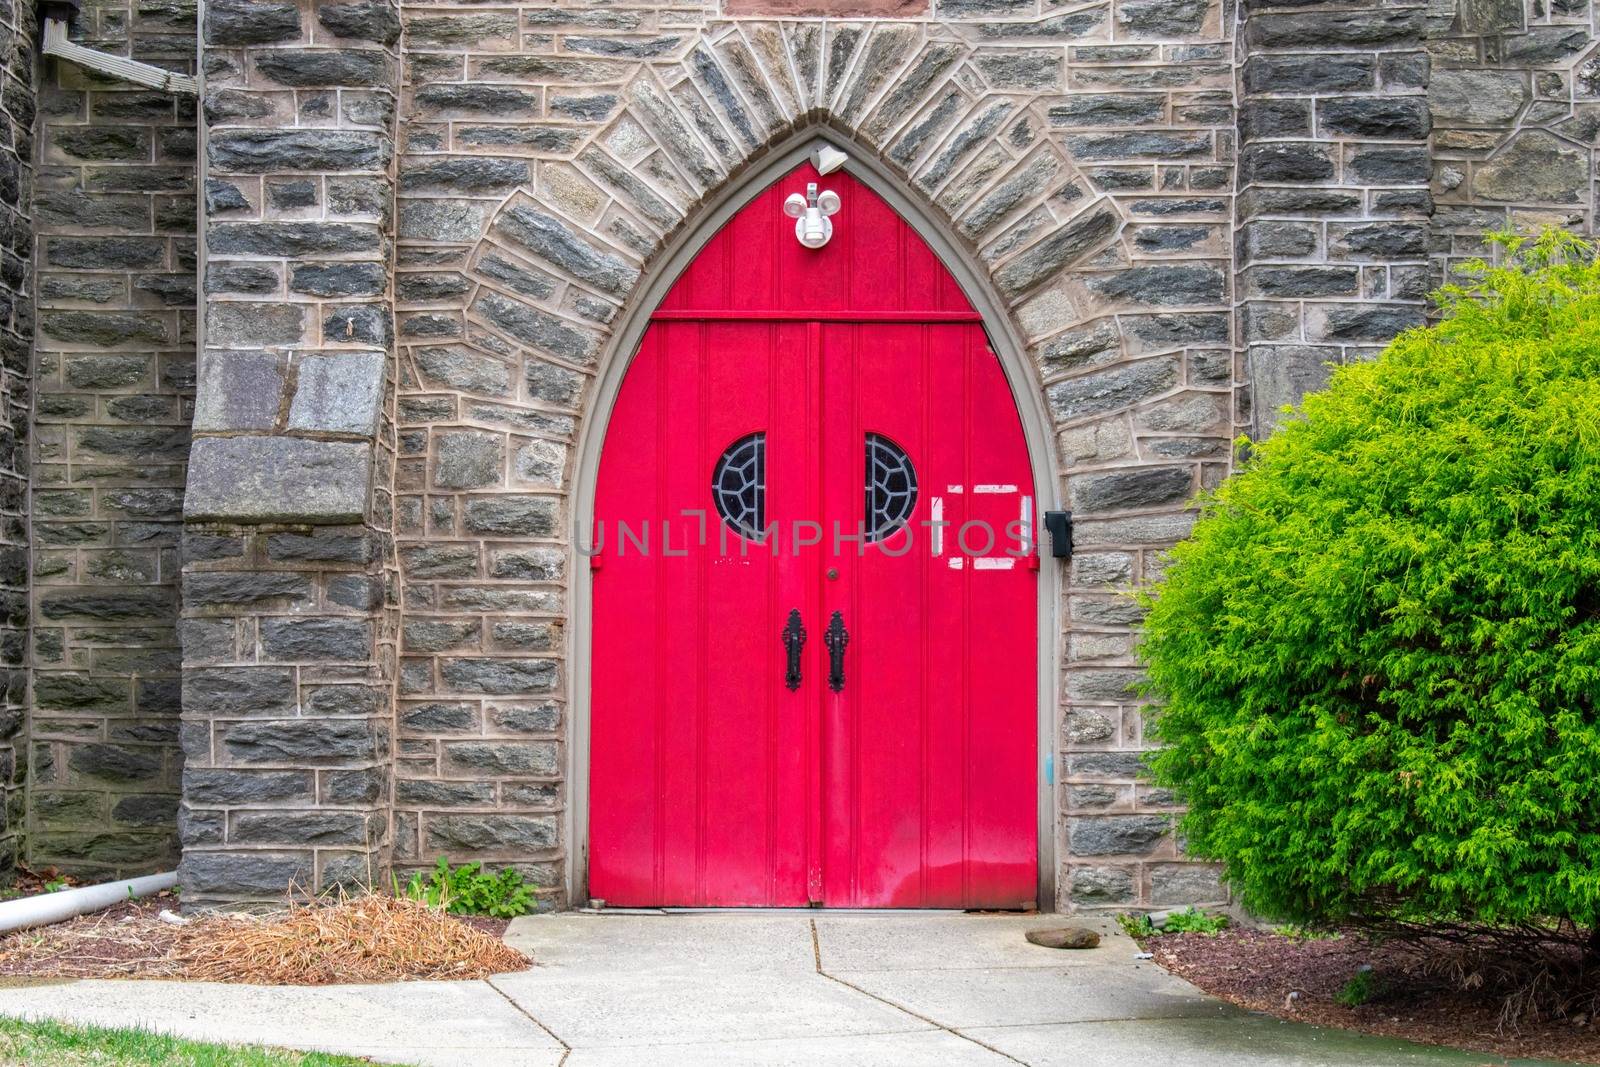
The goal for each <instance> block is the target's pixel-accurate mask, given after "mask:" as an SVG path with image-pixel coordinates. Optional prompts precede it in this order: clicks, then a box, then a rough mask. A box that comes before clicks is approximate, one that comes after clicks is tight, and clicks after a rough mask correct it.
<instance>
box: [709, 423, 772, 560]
mask: <svg viewBox="0 0 1600 1067" xmlns="http://www.w3.org/2000/svg"><path fill="white" fill-rule="evenodd" d="M711 498H712V500H713V501H715V503H716V506H717V514H718V515H721V516H722V521H723V522H725V523H727V524H728V526H729V528H731V529H732V530H733V532H734V533H736V534H738V535H739V536H740V537H743V538H746V539H748V540H751V541H759V540H761V531H762V528H763V527H764V526H765V525H766V515H767V435H766V434H764V433H753V434H747V435H746V436H744V437H741V438H739V439H738V440H737V441H735V442H734V443H733V444H731V445H729V446H728V448H727V451H725V452H723V453H722V457H721V458H720V459H718V460H717V467H716V470H715V471H713V472H712V474H711Z"/></svg>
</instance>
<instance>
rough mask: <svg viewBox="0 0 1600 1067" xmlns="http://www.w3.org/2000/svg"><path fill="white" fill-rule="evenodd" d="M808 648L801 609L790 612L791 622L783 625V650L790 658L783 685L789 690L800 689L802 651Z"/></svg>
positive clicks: (784, 673)
mask: <svg viewBox="0 0 1600 1067" xmlns="http://www.w3.org/2000/svg"><path fill="white" fill-rule="evenodd" d="M805 647H806V628H805V625H804V624H802V623H801V621H800V609H799V608H794V609H792V610H791V611H790V612H789V621H788V622H786V623H784V624H783V650H784V652H785V653H787V656H788V666H787V667H785V669H784V672H783V684H784V685H786V686H788V687H789V689H790V690H791V691H792V690H795V689H799V688H800V650H801V649H802V648H805Z"/></svg>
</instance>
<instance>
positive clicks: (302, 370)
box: [289, 352, 388, 437]
mask: <svg viewBox="0 0 1600 1067" xmlns="http://www.w3.org/2000/svg"><path fill="white" fill-rule="evenodd" d="M387 362H388V357H387V356H386V355H385V354H384V353H382V352H341V353H338V354H325V355H306V356H301V357H299V358H298V359H297V360H296V361H295V391H294V399H293V400H292V401H291V402H290V404H289V429H291V430H306V431H311V432H316V433H345V434H360V435H362V436H364V437H370V436H372V435H373V434H375V433H376V432H377V430H378V416H379V414H380V412H381V409H382V405H383V395H384V384H385V366H386V364H387Z"/></svg>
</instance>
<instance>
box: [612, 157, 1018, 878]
mask: <svg viewBox="0 0 1600 1067" xmlns="http://www.w3.org/2000/svg"><path fill="white" fill-rule="evenodd" d="M810 181H814V182H818V183H819V184H821V185H823V186H824V187H825V188H831V189H833V190H834V191H836V192H838V193H839V194H840V196H841V200H842V205H843V206H842V208H841V210H840V211H839V213H838V214H837V215H835V216H834V217H833V221H834V224H835V234H834V237H833V240H832V241H831V242H830V243H829V244H828V245H827V246H826V247H824V248H822V249H819V250H809V249H805V248H803V247H801V246H800V244H799V243H798V242H797V241H796V239H795V236H794V223H793V221H792V220H790V219H789V218H787V217H785V216H784V214H783V212H782V200H783V198H784V197H785V196H787V195H788V194H789V193H791V192H795V191H803V190H804V188H805V185H806V183H807V182H810ZM1032 509H1033V485H1032V480H1031V476H1030V473H1029V463H1028V456H1027V451H1026V447H1025V444H1024V440H1023V435H1022V430H1021V425H1020V422H1019V419H1018V416H1017V411H1016V406H1015V402H1014V400H1013V399H1012V396H1011V392H1010V389H1009V387H1008V385H1007V382H1006V380H1005V376H1004V373H1003V371H1002V369H1001V367H1000V365H999V362H998V360H997V359H996V357H995V355H994V354H993V352H992V351H991V350H990V347H989V345H988V343H987V340H986V337H985V334H984V331H983V327H982V325H981V323H980V322H979V321H978V317H977V315H976V314H975V313H974V312H973V311H972V308H971V307H970V305H969V304H968V302H967V301H966V299H965V297H963V296H962V294H961V292H960V289H959V287H957V286H956V284H955V283H954V281H953V279H951V278H950V276H949V275H948V273H947V272H946V271H945V269H944V268H943V267H942V265H940V264H939V262H938V260H937V258H936V257H935V256H934V255H933V253H932V252H931V251H930V250H929V249H928V248H927V247H926V246H925V245H924V244H923V243H922V241H921V240H920V238H918V237H917V236H916V234H915V232H914V231H912V230H911V228H910V227H909V226H908V225H906V224H905V223H904V222H903V221H902V220H901V219H900V218H899V217H898V216H897V215H895V213H894V212H893V211H892V210H891V209H890V208H889V207H888V205H887V204H885V203H884V202H883V201H882V200H881V199H880V198H879V197H877V196H876V194H874V193H872V192H871V191H870V190H869V189H868V188H867V187H866V186H864V185H861V184H860V183H858V182H855V181H853V180H852V179H850V178H849V177H848V176H846V175H844V174H835V175H831V176H829V177H827V178H819V177H818V176H817V175H816V174H815V172H814V171H811V170H810V168H809V167H806V168H802V170H800V171H799V172H797V173H795V174H793V175H790V176H789V177H788V178H785V179H784V180H782V181H780V182H778V183H777V184H776V185H774V186H773V187H772V188H771V189H769V190H768V191H767V192H766V193H764V194H762V195H761V196H758V197H757V198H756V199H755V200H754V201H753V202H752V203H751V204H750V205H748V206H747V207H746V208H744V209H743V210H742V211H741V212H740V213H739V214H738V215H736V216H735V217H734V219H733V220H731V221H730V222H729V224H728V225H727V226H726V227H724V228H723V230H722V231H721V232H719V234H718V235H717V236H716V237H715V238H713V240H712V241H711V242H710V243H709V244H708V246H707V247H706V248H705V250H704V251H702V253H701V254H700V255H699V256H698V257H697V258H696V260H695V262H694V264H693V265H692V266H691V267H690V268H689V269H688V270H687V271H686V272H685V274H684V275H683V276H682V277H681V278H680V279H679V281H678V282H677V284H676V285H675V287H674V289H673V291H672V293H671V294H670V295H669V297H668V298H667V300H666V301H664V302H663V305H662V307H661V309H660V310H659V311H658V312H657V314H656V316H655V319H654V320H653V322H652V324H651V326H650V327H649V329H648V331H647V333H646V335H645V337H644V340H643V343H642V345H641V347H640V350H639V352H638V354H637V356H636V357H635V359H634V361H633V363H632V365H631V366H630V368H629V370H628V373H627V376H626V378H625V380H624V382H623V385H622V388H621V390H620V392H619V395H618V398H617V402H616V407H615V409H614V411H613V413H612V416H611V422H610V426H609V429H608V431H607V438H606V443H605V447H604V451H603V454H602V458H601V464H600V471H599V481H598V485H597V490H596V502H595V515H594V524H595V525H594V528H593V530H592V532H590V533H586V538H587V539H588V540H589V542H590V544H591V545H594V546H597V548H598V551H597V552H596V554H595V555H594V557H593V559H592V561H591V565H592V566H593V567H594V581H593V597H594V620H593V625H594V631H593V660H592V679H593V681H592V693H591V751H590V773H589V782H590V797H589V812H590V816H589V892H590V895H591V896H592V897H595V898H599V899H603V900H605V901H606V902H607V903H608V904H609V905H627V906H670V905H683V906H724V907H734V906H805V905H826V906H830V907H908V908H917V907H922V908H1018V907H1027V906H1031V905H1032V904H1033V903H1034V902H1035V896H1036V883H1037V854H1038V853H1037V848H1038V846H1037V830H1036V826H1037V795H1038V794H1037V788H1038V772H1037V758H1036V741H1035V729H1036V727H1035V723H1036V707H1037V700H1036V692H1037V691H1036V685H1037V682H1036V677H1037V651H1036V647H1037V642H1036V625H1037V623H1036V588H1035V587H1036V582H1037V574H1036V562H1035V559H1034V558H1033V557H1032V554H1031V548H1030V541H1031V538H1030V537H1029V535H1028V533H1027V532H1025V531H1026V528H1029V527H1031V525H1032Z"/></svg>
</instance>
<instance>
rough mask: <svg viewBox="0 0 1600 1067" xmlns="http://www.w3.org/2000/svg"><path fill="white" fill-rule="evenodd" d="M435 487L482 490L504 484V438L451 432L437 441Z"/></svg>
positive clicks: (462, 431)
mask: <svg viewBox="0 0 1600 1067" xmlns="http://www.w3.org/2000/svg"><path fill="white" fill-rule="evenodd" d="M437 447H438V458H437V459H436V461H435V463H434V469H433V484H434V485H435V486H437V487H439V488H442V489H479V488H482V487H484V486H488V485H499V484H501V483H502V482H503V481H504V480H505V466H506V457H505V438H504V437H503V436H501V435H500V434H493V433H482V432H479V431H476V430H451V431H447V432H444V433H440V434H439V435H438V437H437Z"/></svg>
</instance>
